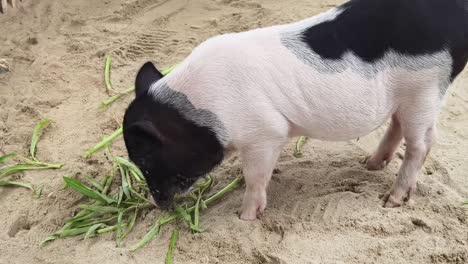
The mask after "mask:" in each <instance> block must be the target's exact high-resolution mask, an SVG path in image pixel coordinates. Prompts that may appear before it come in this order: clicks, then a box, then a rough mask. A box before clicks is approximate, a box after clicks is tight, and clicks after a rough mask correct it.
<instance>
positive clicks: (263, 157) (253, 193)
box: [240, 144, 282, 221]
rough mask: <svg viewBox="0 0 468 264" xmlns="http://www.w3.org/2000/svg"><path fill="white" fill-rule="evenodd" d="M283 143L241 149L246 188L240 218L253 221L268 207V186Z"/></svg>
mask: <svg viewBox="0 0 468 264" xmlns="http://www.w3.org/2000/svg"><path fill="white" fill-rule="evenodd" d="M281 147H282V144H281V145H279V146H276V147H271V146H268V147H266V146H261V147H258V146H256V147H253V146H252V147H250V148H249V149H247V150H243V151H241V158H242V165H243V173H244V179H245V183H246V190H245V194H244V200H243V202H242V209H241V214H240V219H242V220H245V221H253V220H255V219H257V218H258V217H260V216H261V214H262V213H263V211H264V210H265V208H266V204H267V195H266V188H267V186H268V182H269V181H270V178H271V174H272V172H273V169H274V166H275V164H276V161H277V160H278V156H279V153H280V151H281Z"/></svg>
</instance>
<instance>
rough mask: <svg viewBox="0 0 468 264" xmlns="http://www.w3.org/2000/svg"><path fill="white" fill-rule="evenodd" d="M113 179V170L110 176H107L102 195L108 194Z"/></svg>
mask: <svg viewBox="0 0 468 264" xmlns="http://www.w3.org/2000/svg"><path fill="white" fill-rule="evenodd" d="M114 177H115V170H114V169H113V171H112V174H111V176H107V179H106V183H105V184H104V189H103V190H102V192H101V193H102V194H107V193H108V192H109V189H110V187H111V186H112V182H113V181H114Z"/></svg>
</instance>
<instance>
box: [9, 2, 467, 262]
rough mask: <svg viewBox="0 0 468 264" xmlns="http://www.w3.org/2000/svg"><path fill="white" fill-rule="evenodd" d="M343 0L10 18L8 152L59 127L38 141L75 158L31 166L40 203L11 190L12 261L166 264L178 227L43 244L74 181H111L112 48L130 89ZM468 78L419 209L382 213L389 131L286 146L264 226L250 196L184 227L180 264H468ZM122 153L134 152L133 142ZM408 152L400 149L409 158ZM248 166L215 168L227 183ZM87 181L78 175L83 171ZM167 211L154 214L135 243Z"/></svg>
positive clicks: (233, 197) (20, 12)
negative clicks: (36, 132)
mask: <svg viewBox="0 0 468 264" xmlns="http://www.w3.org/2000/svg"><path fill="white" fill-rule="evenodd" d="M341 2H342V1H338V0H315V1H312V0H283V1H273V0H196V1H195V0H127V1H110V0H105V1H87V0H73V1H53V0H42V1H30V0H25V1H23V2H21V3H19V6H18V7H17V8H15V9H11V10H10V12H8V14H7V15H0V25H1V26H0V43H2V44H1V45H0V58H7V59H8V61H9V62H10V65H11V72H8V73H2V74H0V155H1V154H3V153H8V152H13V151H21V150H22V151H23V152H24V153H26V152H27V144H28V142H29V137H30V134H31V130H32V127H33V126H34V124H35V123H36V122H37V121H38V120H39V119H42V118H50V119H52V120H54V121H55V124H54V125H53V126H51V127H50V128H49V129H48V131H47V134H46V135H45V136H44V137H43V139H42V140H41V141H40V142H39V145H38V156H39V159H40V160H46V161H54V162H61V163H65V164H66V166H65V167H64V168H63V169H62V170H59V171H41V172H39V171H37V172H28V173H26V174H25V175H24V177H23V179H24V180H26V181H30V182H32V183H34V184H36V185H42V186H43V187H44V195H43V197H42V198H41V199H34V198H33V197H32V195H31V193H30V192H29V191H27V190H23V189H11V188H0V212H2V213H1V214H0V222H1V223H2V225H1V226H0V263H70V264H71V263H162V262H163V259H164V257H165V253H166V249H167V245H168V241H169V237H170V233H171V230H170V229H164V230H163V231H162V233H161V235H160V237H159V239H156V240H155V241H153V242H152V243H151V244H150V245H149V246H148V247H146V248H145V249H143V250H142V251H139V252H137V253H134V254H133V253H129V251H128V249H126V248H125V247H124V248H116V247H115V242H114V240H113V238H112V236H111V235H108V236H103V237H100V238H97V239H90V240H86V241H82V240H80V239H79V238H72V239H66V240H59V241H56V242H54V243H52V244H50V245H48V246H47V247H45V248H42V249H40V248H39V247H38V243H39V242H40V241H41V240H42V239H44V238H45V237H46V236H47V235H48V234H50V233H52V232H54V231H55V230H57V229H58V228H59V227H60V226H61V225H62V223H63V221H64V220H65V219H66V218H68V217H69V216H70V215H71V213H72V212H73V210H74V208H76V205H77V203H79V202H81V200H80V196H79V195H77V194H74V193H72V192H70V191H69V190H66V189H64V188H63V181H62V176H64V175H74V174H76V173H79V174H80V175H90V176H93V177H100V176H103V175H105V174H106V173H108V171H109V168H110V161H109V160H108V159H107V158H106V157H105V155H104V154H102V153H100V154H98V155H95V156H94V158H93V159H91V160H84V159H82V158H81V155H82V154H83V152H84V151H85V150H86V149H87V148H88V147H90V146H92V145H94V144H95V143H96V142H98V141H99V140H100V139H101V137H102V136H103V135H107V134H109V133H111V132H112V131H113V130H114V129H116V128H117V127H118V126H119V122H120V120H121V118H122V114H123V110H124V109H125V107H126V105H127V104H128V102H129V101H130V99H131V98H130V96H129V97H127V98H125V100H123V101H121V102H119V103H116V104H115V105H114V106H112V107H111V108H110V109H108V110H107V111H100V110H99V109H98V106H99V104H100V102H101V101H103V100H104V99H106V98H107V95H106V93H105V88H104V83H103V78H102V72H103V57H104V54H106V53H109V52H112V54H113V58H114V63H113V75H112V76H113V82H114V86H115V87H116V88H122V89H126V88H128V87H130V86H131V85H132V83H133V80H134V75H135V71H136V70H137V69H138V67H139V66H140V65H141V64H142V63H143V62H144V61H145V60H147V59H150V60H153V61H154V62H156V63H157V65H158V66H159V67H161V68H164V67H166V66H170V65H172V64H174V63H177V62H179V61H180V60H182V59H183V58H184V57H185V56H187V54H188V53H189V52H190V50H191V49H192V48H193V47H195V46H196V45H197V44H199V43H200V42H202V41H203V40H205V39H207V38H208V37H210V36H213V35H217V34H220V33H225V32H236V31H243V30H247V29H251V28H256V27H262V26H269V25H273V24H278V23H285V22H291V21H296V20H299V19H302V18H305V17H308V16H312V15H314V14H316V13H318V12H321V11H323V10H326V9H328V8H330V7H331V6H335V5H338V4H340V3H341ZM467 84H468V74H467V73H466V72H465V73H464V75H463V76H462V77H461V78H459V79H458V81H457V82H456V84H455V85H454V87H452V88H451V90H450V93H449V94H448V95H447V102H446V106H445V107H444V111H443V113H442V114H441V118H440V123H439V128H440V133H439V140H438V144H437V145H436V146H435V147H434V149H433V152H432V154H431V156H430V158H429V159H428V161H427V162H426V165H425V168H424V170H423V173H422V175H421V176H420V178H419V183H418V191H417V194H416V197H415V201H416V204H415V205H412V206H405V207H402V208H396V209H385V208H382V206H381V201H380V200H379V195H381V194H382V193H384V192H385V191H386V190H387V189H388V188H389V187H390V185H391V183H392V181H393V180H394V176H395V174H396V173H397V170H398V166H399V165H400V164H401V160H399V159H396V160H395V161H393V162H392V163H391V164H390V166H389V167H388V168H387V169H385V170H384V171H381V172H369V171H366V170H365V169H364V168H363V166H362V165H361V164H360V163H359V160H360V159H361V158H362V157H363V156H365V155H366V154H367V153H369V152H371V151H372V150H373V149H374V148H375V147H376V145H377V143H378V141H379V139H380V137H381V136H382V134H383V129H379V130H378V131H376V132H375V133H374V134H372V135H369V136H367V137H365V138H361V139H360V140H359V141H352V142H342V143H325V142H320V141H314V140H312V141H309V142H308V144H307V145H306V146H305V154H304V156H303V157H302V158H300V159H297V158H294V157H293V156H292V147H293V144H291V145H290V147H289V148H287V149H285V150H284V152H283V153H282V156H281V159H280V162H279V164H278V166H277V170H275V174H274V176H273V180H272V182H271V185H270V188H269V194H270V196H269V208H268V209H267V211H266V213H265V216H264V217H263V218H262V219H261V220H259V221H256V222H252V223H246V222H242V221H240V220H238V217H237V215H236V212H237V210H238V208H239V207H240V204H241V199H242V189H238V190H236V191H235V192H234V193H232V194H230V195H229V196H228V198H226V199H224V200H223V201H222V202H221V203H218V204H217V205H215V206H214V208H212V209H210V210H208V211H206V212H205V213H204V215H203V218H202V225H203V226H206V227H209V229H208V231H207V232H205V233H202V234H196V235H192V234H191V233H190V232H189V231H188V230H184V231H182V233H181V239H180V240H179V244H178V247H177V250H176V252H175V260H176V262H177V263H468V250H467V249H468V219H467V216H468V208H466V207H463V206H462V205H461V203H462V202H463V201H464V199H467V197H468V181H467V180H466V179H467V171H468V162H467V159H466V156H467V150H468V85H467ZM113 152H114V153H115V154H119V155H124V154H125V149H124V148H123V145H122V142H121V141H119V142H117V144H114V148H113ZM400 152H401V153H402V150H400ZM238 172H239V164H238V161H237V159H236V158H233V159H230V160H228V161H226V162H225V163H224V164H223V166H222V167H221V168H220V169H219V170H218V171H217V173H216V177H217V178H218V180H219V182H220V184H225V183H226V182H227V181H229V180H230V179H232V178H233V177H234V176H235V174H237V173H238ZM78 176H79V175H78ZM157 215H158V212H157V211H152V212H151V213H149V214H147V215H145V216H143V217H142V219H141V220H140V221H139V224H138V225H137V228H136V231H135V232H133V233H132V234H131V236H130V237H129V238H128V240H127V241H126V242H127V245H133V244H134V243H135V242H137V241H138V239H139V238H141V237H142V236H143V235H144V234H145V232H146V231H147V230H148V229H149V228H150V226H151V225H152V223H153V221H154V220H155V218H156V216H157Z"/></svg>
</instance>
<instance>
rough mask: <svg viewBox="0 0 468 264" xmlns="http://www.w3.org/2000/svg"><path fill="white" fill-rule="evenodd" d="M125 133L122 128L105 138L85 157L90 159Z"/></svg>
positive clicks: (86, 153)
mask: <svg viewBox="0 0 468 264" xmlns="http://www.w3.org/2000/svg"><path fill="white" fill-rule="evenodd" d="M122 133H123V128H122V127H120V128H119V129H117V130H116V131H114V132H113V133H112V134H111V135H109V136H107V137H105V138H104V139H103V140H102V141H101V142H99V143H98V144H97V145H96V146H94V147H92V148H90V149H89V150H88V151H86V152H85V154H84V157H85V158H89V157H91V156H92V155H93V154H94V153H96V152H97V151H99V150H101V149H102V148H104V147H105V146H107V145H108V144H110V143H111V142H112V141H113V140H114V139H116V138H117V137H118V136H120V135H122Z"/></svg>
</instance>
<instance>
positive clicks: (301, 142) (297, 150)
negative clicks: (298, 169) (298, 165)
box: [293, 137, 309, 158]
mask: <svg viewBox="0 0 468 264" xmlns="http://www.w3.org/2000/svg"><path fill="white" fill-rule="evenodd" d="M308 140H309V138H308V137H299V139H298V140H297V141H296V147H295V149H294V154H293V155H294V157H296V158H300V157H302V147H304V145H305V144H306V143H307V141H308Z"/></svg>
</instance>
